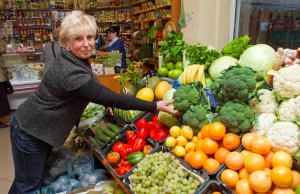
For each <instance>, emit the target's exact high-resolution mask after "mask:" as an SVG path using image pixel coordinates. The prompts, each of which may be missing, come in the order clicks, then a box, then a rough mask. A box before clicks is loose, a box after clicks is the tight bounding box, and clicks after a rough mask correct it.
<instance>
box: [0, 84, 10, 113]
mask: <svg viewBox="0 0 300 194" xmlns="http://www.w3.org/2000/svg"><path fill="white" fill-rule="evenodd" d="M10 111H11V110H10V106H9V102H8V99H7V94H6V88H5V82H0V118H1V117H4V116H6V115H9V113H10Z"/></svg>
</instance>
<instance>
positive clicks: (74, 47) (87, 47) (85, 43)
mask: <svg viewBox="0 0 300 194" xmlns="http://www.w3.org/2000/svg"><path fill="white" fill-rule="evenodd" d="M67 48H68V49H70V50H71V52H72V53H73V54H74V55H75V56H76V57H77V58H79V59H88V58H90V56H91V55H92V53H93V51H94V48H95V38H94V35H93V34H92V33H90V32H82V33H80V34H78V35H75V36H74V37H72V38H71V40H70V41H69V42H68V43H67Z"/></svg>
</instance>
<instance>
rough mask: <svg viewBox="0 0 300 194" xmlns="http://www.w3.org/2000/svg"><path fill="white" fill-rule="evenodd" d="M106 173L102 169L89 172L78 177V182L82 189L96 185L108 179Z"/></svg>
mask: <svg viewBox="0 0 300 194" xmlns="http://www.w3.org/2000/svg"><path fill="white" fill-rule="evenodd" d="M108 174H109V173H108V171H107V170H104V169H97V170H93V171H91V172H86V173H84V174H82V175H80V176H79V179H78V180H79V182H80V184H81V185H82V186H83V187H87V186H89V185H93V184H96V183H98V182H100V181H104V180H107V179H108V176H107V175H108Z"/></svg>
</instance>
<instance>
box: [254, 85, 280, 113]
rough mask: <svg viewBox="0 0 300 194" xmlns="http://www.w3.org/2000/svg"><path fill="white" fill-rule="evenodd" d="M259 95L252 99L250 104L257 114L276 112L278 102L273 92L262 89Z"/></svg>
mask: <svg viewBox="0 0 300 194" xmlns="http://www.w3.org/2000/svg"><path fill="white" fill-rule="evenodd" d="M257 93H258V97H256V98H253V99H251V100H250V102H249V105H250V107H251V109H252V111H253V112H254V113H255V114H256V115H260V114H262V113H275V111H276V109H277V108H278V102H277V101H276V96H275V94H274V93H273V92H271V91H269V90H266V89H261V90H258V92H257Z"/></svg>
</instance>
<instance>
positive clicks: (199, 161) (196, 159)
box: [189, 151, 208, 169]
mask: <svg viewBox="0 0 300 194" xmlns="http://www.w3.org/2000/svg"><path fill="white" fill-rule="evenodd" d="M207 158H208V157H207V155H206V154H205V153H204V152H202V151H196V152H193V153H192V154H191V156H190V157H189V162H190V165H191V167H192V168H194V169H200V168H202V166H203V164H204V162H205V160H207Z"/></svg>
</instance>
